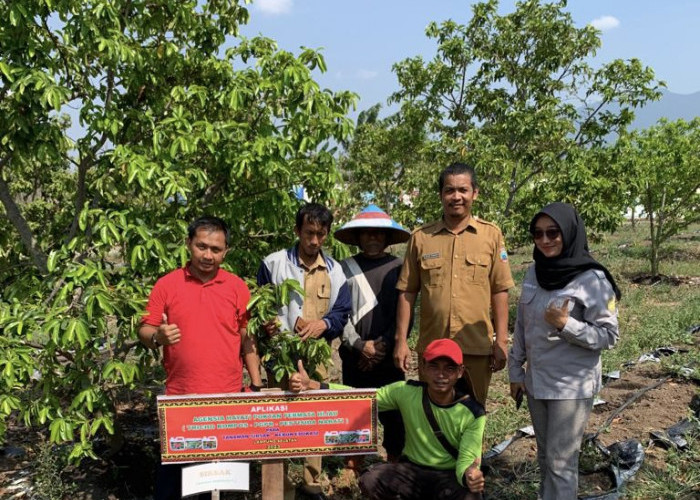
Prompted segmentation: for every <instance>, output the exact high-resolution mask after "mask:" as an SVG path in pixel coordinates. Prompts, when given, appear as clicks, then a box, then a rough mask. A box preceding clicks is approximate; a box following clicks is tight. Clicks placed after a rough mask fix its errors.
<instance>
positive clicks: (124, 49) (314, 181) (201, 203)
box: [0, 0, 355, 459]
mask: <svg viewBox="0 0 700 500" xmlns="http://www.w3.org/2000/svg"><path fill="white" fill-rule="evenodd" d="M0 17H1V18H2V19H3V23H2V25H1V26H0V201H1V202H2V207H3V211H4V214H3V217H1V218H0V240H1V245H0V282H1V283H2V286H1V287H0V329H1V330H2V335H0V373H2V378H0V439H2V438H3V436H4V434H5V431H6V425H7V423H8V419H10V418H12V419H13V421H15V422H18V423H20V424H22V425H26V426H28V427H29V426H35V425H43V426H47V427H48V429H49V430H50V437H51V439H52V441H54V442H57V443H60V442H66V443H70V444H72V448H71V457H72V458H73V459H80V458H81V457H84V456H93V455H94V450H93V447H92V443H93V440H94V439H95V437H96V436H98V435H100V434H103V433H106V434H109V435H114V433H116V432H117V429H116V424H118V422H116V421H115V414H116V413H115V409H116V406H117V404H118V403H119V401H121V400H122V398H124V397H125V396H126V393H127V391H131V390H143V389H144V388H145V387H152V386H153V383H154V380H153V379H154V378H155V384H156V386H157V385H158V383H160V382H162V373H160V372H159V371H158V370H157V369H156V367H157V366H158V365H159V362H158V360H156V359H155V358H154V355H153V353H152V351H146V350H145V349H143V348H141V347H140V345H139V344H138V343H137V341H136V335H135V330H136V327H137V324H138V321H139V318H140V315H141V314H142V312H143V308H144V304H145V299H146V297H147V295H148V292H149V289H150V286H151V285H152V284H153V282H154V281H155V279H157V278H158V277H159V276H160V275H162V274H164V273H166V272H168V271H170V270H172V269H174V268H176V267H177V266H180V265H182V264H184V262H185V261H186V259H187V255H186V249H185V246H184V239H185V236H186V231H185V228H186V225H187V223H188V222H189V221H190V220H192V219H194V218H195V217H196V216H198V215H201V214H202V213H210V214H214V215H218V216H220V217H223V218H224V219H226V220H227V221H228V222H229V223H230V225H231V228H232V237H231V241H232V251H231V252H230V253H229V257H228V259H227V262H226V266H227V267H228V268H229V269H232V270H234V271H235V272H237V273H238V274H241V275H244V276H245V275H251V274H252V273H253V272H254V270H255V268H256V267H257V265H258V263H259V259H260V258H261V256H263V255H264V254H266V253H268V252H269V251H271V250H272V249H277V248H279V247H281V246H283V245H286V244H288V243H289V242H290V240H291V236H292V231H291V229H292V228H291V225H292V221H293V214H294V212H295V210H296V208H297V206H298V203H299V202H298V201H297V199H296V197H295V195H294V190H295V188H297V187H304V188H305V190H306V192H307V193H308V194H309V196H311V197H313V198H314V199H316V200H320V201H322V202H323V201H328V200H330V199H332V197H333V196H334V186H335V184H336V181H337V180H338V178H339V177H338V174H337V171H336V168H335V158H334V149H333V145H334V144H337V143H339V142H340V141H343V140H346V139H347V137H348V134H350V132H351V130H352V123H351V122H350V121H349V120H348V119H347V118H346V114H347V112H348V109H349V108H350V107H351V106H353V105H354V99H355V96H354V95H353V94H351V93H349V92H339V93H332V92H330V91H328V90H322V89H321V88H319V86H318V84H317V83H316V82H315V81H314V79H313V75H312V72H313V71H314V70H320V71H324V70H325V63H324V60H323V57H322V56H321V55H320V54H319V53H318V52H317V51H314V50H311V49H303V50H301V51H300V53H299V54H296V55H295V54H292V53H290V52H286V51H282V50H279V49H278V48H277V46H276V44H275V42H274V41H272V40H270V39H267V38H264V37H255V38H252V39H245V38H242V37H240V36H239V35H238V28H239V26H240V25H241V23H245V22H247V20H248V11H247V10H246V9H245V8H244V7H243V6H241V5H239V4H238V2H237V1H234V0H210V1H194V0H190V1H187V0H186V1H181V0H157V1H152V0H148V1H145V0H6V1H4V2H2V3H0Z"/></svg>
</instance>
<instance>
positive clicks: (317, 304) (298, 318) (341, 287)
mask: <svg viewBox="0 0 700 500" xmlns="http://www.w3.org/2000/svg"><path fill="white" fill-rule="evenodd" d="M332 223H333V215H332V214H331V212H330V211H329V210H328V209H327V208H326V207H324V206H322V205H319V204H318V203H308V204H306V205H304V206H303V207H301V208H300V209H299V210H298V211H297V215H296V224H295V226H294V232H295V234H296V235H297V237H298V238H299V241H298V242H297V243H296V245H294V246H293V247H292V248H288V249H285V250H280V251H278V252H275V253H272V254H270V255H268V256H267V257H265V259H264V260H263V262H262V264H261V265H260V268H259V269H258V276H257V278H258V285H264V284H266V283H273V284H275V285H279V284H280V283H282V282H283V281H284V280H285V279H289V278H292V279H295V280H297V281H298V282H299V283H300V284H302V285H303V287H304V296H301V295H300V294H297V293H293V294H291V296H290V301H289V305H287V306H283V307H282V308H280V310H279V312H278V315H277V324H279V325H281V326H280V327H279V328H278V327H277V326H276V324H275V323H272V324H268V325H266V327H265V329H266V331H267V333H268V334H269V335H274V334H276V333H277V331H278V330H280V329H281V330H283V331H293V332H296V333H297V334H298V335H299V336H300V337H301V338H302V340H307V339H310V338H323V339H325V340H326V341H327V342H328V343H330V342H331V341H332V340H333V339H334V338H336V337H339V336H340V335H341V334H342V333H343V329H344V327H345V323H346V322H347V320H348V315H349V314H350V311H351V309H352V304H351V301H350V291H349V289H348V285H347V282H346V279H345V273H344V272H343V269H342V267H341V266H340V264H339V263H338V262H336V261H335V260H334V259H333V258H332V257H330V256H329V255H326V254H325V253H324V252H323V250H322V247H323V243H324V242H325V240H326V237H327V236H328V233H329V232H330V229H331V224H332ZM322 375H325V374H322ZM270 382H271V381H270V376H268V384H270ZM283 382H284V380H283ZM274 385H277V384H272V385H271V386H274ZM320 475H321V457H320V456H317V457H307V458H306V459H305V460H304V475H303V483H304V484H303V486H302V489H303V490H304V493H305V494H306V497H307V498H312V499H316V500H318V499H323V498H326V497H325V496H324V495H323V492H322V490H321V483H320V482H319V477H320ZM284 498H285V500H288V499H292V498H294V485H293V484H291V483H290V482H289V481H285V484H284Z"/></svg>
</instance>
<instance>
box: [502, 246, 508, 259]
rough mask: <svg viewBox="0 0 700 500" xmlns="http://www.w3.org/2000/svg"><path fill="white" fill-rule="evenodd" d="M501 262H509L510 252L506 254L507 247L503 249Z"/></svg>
mask: <svg viewBox="0 0 700 500" xmlns="http://www.w3.org/2000/svg"><path fill="white" fill-rule="evenodd" d="M500 257H501V262H508V252H506V247H501V253H500Z"/></svg>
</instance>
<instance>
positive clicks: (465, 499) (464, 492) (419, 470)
mask: <svg viewBox="0 0 700 500" xmlns="http://www.w3.org/2000/svg"><path fill="white" fill-rule="evenodd" d="M360 489H361V490H362V493H363V494H364V497H365V498H369V499H371V500H381V499H401V500H423V499H426V498H435V499H440V500H480V499H481V498H482V495H481V493H472V492H470V491H469V489H468V488H467V487H465V486H462V485H461V484H459V482H457V477H456V476H455V471H454V469H449V470H437V469H432V468H430V467H424V466H421V465H417V464H414V463H412V462H408V461H402V462H399V463H397V464H377V465H375V466H373V467H371V468H370V469H369V470H368V471H367V472H365V473H364V474H362V476H360Z"/></svg>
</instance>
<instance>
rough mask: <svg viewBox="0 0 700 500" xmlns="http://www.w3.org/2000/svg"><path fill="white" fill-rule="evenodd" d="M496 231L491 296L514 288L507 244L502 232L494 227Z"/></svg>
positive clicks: (492, 257)
mask: <svg viewBox="0 0 700 500" xmlns="http://www.w3.org/2000/svg"><path fill="white" fill-rule="evenodd" d="M494 230H495V231H496V241H497V245H496V246H495V247H494V250H495V251H494V253H493V255H492V256H491V259H492V265H491V276H490V277H489V280H490V284H491V294H495V293H498V292H503V291H505V290H508V289H509V288H513V287H514V286H515V283H514V282H513V276H512V275H511V272H510V261H509V260H508V253H507V252H506V243H505V240H504V239H503V233H502V232H501V230H500V229H499V228H497V227H495V226H494Z"/></svg>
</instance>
